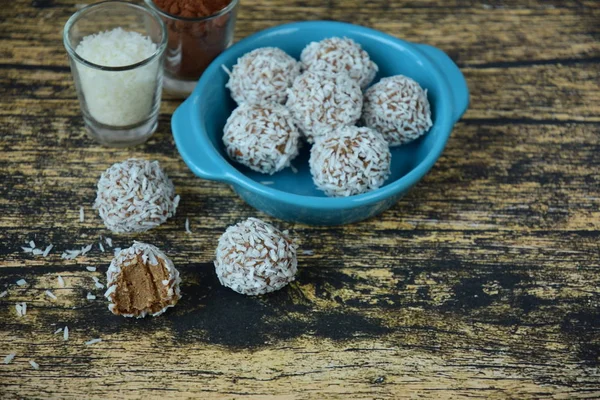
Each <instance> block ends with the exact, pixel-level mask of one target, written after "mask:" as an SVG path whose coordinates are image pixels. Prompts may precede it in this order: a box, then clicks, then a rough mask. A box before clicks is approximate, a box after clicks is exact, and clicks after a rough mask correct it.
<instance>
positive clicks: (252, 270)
mask: <svg viewBox="0 0 600 400" xmlns="http://www.w3.org/2000/svg"><path fill="white" fill-rule="evenodd" d="M297 267H298V261H297V259H296V245H295V244H294V243H293V241H292V239H290V237H289V236H288V233H287V231H283V232H281V231H280V230H278V229H277V228H275V227H273V226H272V225H270V224H268V223H266V222H264V221H261V220H260V219H257V218H248V219H247V220H246V221H244V222H240V223H238V224H236V225H233V226H230V227H229V228H227V230H226V231H225V233H223V235H222V236H221V237H220V238H219V244H218V246H217V251H216V258H215V270H216V272H217V276H218V278H219V282H221V284H222V285H223V286H227V287H228V288H231V289H232V290H234V291H236V292H238V293H241V294H246V295H250V296H255V295H259V294H264V293H269V292H273V291H276V290H279V289H281V288H282V287H284V286H285V285H287V284H288V283H290V282H291V281H293V280H294V276H295V275H296V271H297V269H298V268H297Z"/></svg>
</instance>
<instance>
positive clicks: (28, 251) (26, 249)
mask: <svg viewBox="0 0 600 400" xmlns="http://www.w3.org/2000/svg"><path fill="white" fill-rule="evenodd" d="M21 248H22V249H23V251H24V252H25V253H31V252H32V251H33V249H32V248H31V247H23V246H21Z"/></svg>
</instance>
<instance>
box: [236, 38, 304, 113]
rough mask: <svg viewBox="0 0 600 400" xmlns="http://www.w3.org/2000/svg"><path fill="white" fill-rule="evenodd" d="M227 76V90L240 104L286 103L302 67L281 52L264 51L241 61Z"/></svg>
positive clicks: (251, 53) (255, 52)
mask: <svg viewBox="0 0 600 400" xmlns="http://www.w3.org/2000/svg"><path fill="white" fill-rule="evenodd" d="M226 71H227V70H226ZM227 72H228V73H229V81H228V82H227V85H226V87H227V88H229V90H230V91H231V97H233V100H235V102H236V103H238V104H243V103H250V104H256V103H263V102H274V103H284V102H285V100H286V98H287V92H286V90H287V89H288V88H289V87H290V86H292V83H293V82H294V79H296V77H297V76H298V75H300V63H299V62H298V61H296V60H295V59H294V58H292V57H291V56H289V55H288V54H287V53H286V52H284V51H283V50H281V49H278V48H276V47H262V48H259V49H255V50H252V51H251V52H249V53H246V54H245V55H244V56H242V57H240V58H239V59H238V60H237V64H236V65H234V66H233V68H232V69H231V72H229V71H227Z"/></svg>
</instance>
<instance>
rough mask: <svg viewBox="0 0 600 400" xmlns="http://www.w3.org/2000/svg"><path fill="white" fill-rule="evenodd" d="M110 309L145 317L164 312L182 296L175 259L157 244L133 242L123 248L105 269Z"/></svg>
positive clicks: (117, 313)
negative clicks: (157, 246)
mask: <svg viewBox="0 0 600 400" xmlns="http://www.w3.org/2000/svg"><path fill="white" fill-rule="evenodd" d="M106 278H107V287H108V290H107V291H106V293H105V294H104V296H105V297H106V298H107V299H108V301H109V302H110V304H109V305H108V309H109V310H110V311H111V312H112V313H113V314H116V315H122V316H124V317H136V318H142V317H145V316H146V315H147V314H150V315H152V316H153V317H156V316H159V315H161V314H162V313H164V312H165V311H166V310H167V309H168V308H169V307H173V306H174V305H175V304H177V301H179V299H180V298H181V292H180V290H179V284H180V282H181V279H180V277H179V272H178V271H177V269H176V268H175V266H174V265H173V262H172V261H171V260H170V259H169V258H168V257H167V256H166V255H165V253H163V252H162V251H160V250H159V249H158V248H156V247H155V246H152V245H150V244H146V243H141V242H134V243H133V246H131V247H129V248H128V249H124V250H121V251H120V252H119V253H118V254H117V255H116V256H115V258H113V260H112V262H111V263H110V267H109V268H108V271H107V272H106Z"/></svg>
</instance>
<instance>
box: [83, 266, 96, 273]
mask: <svg viewBox="0 0 600 400" xmlns="http://www.w3.org/2000/svg"><path fill="white" fill-rule="evenodd" d="M85 269H87V270H88V271H90V272H96V267H85Z"/></svg>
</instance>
